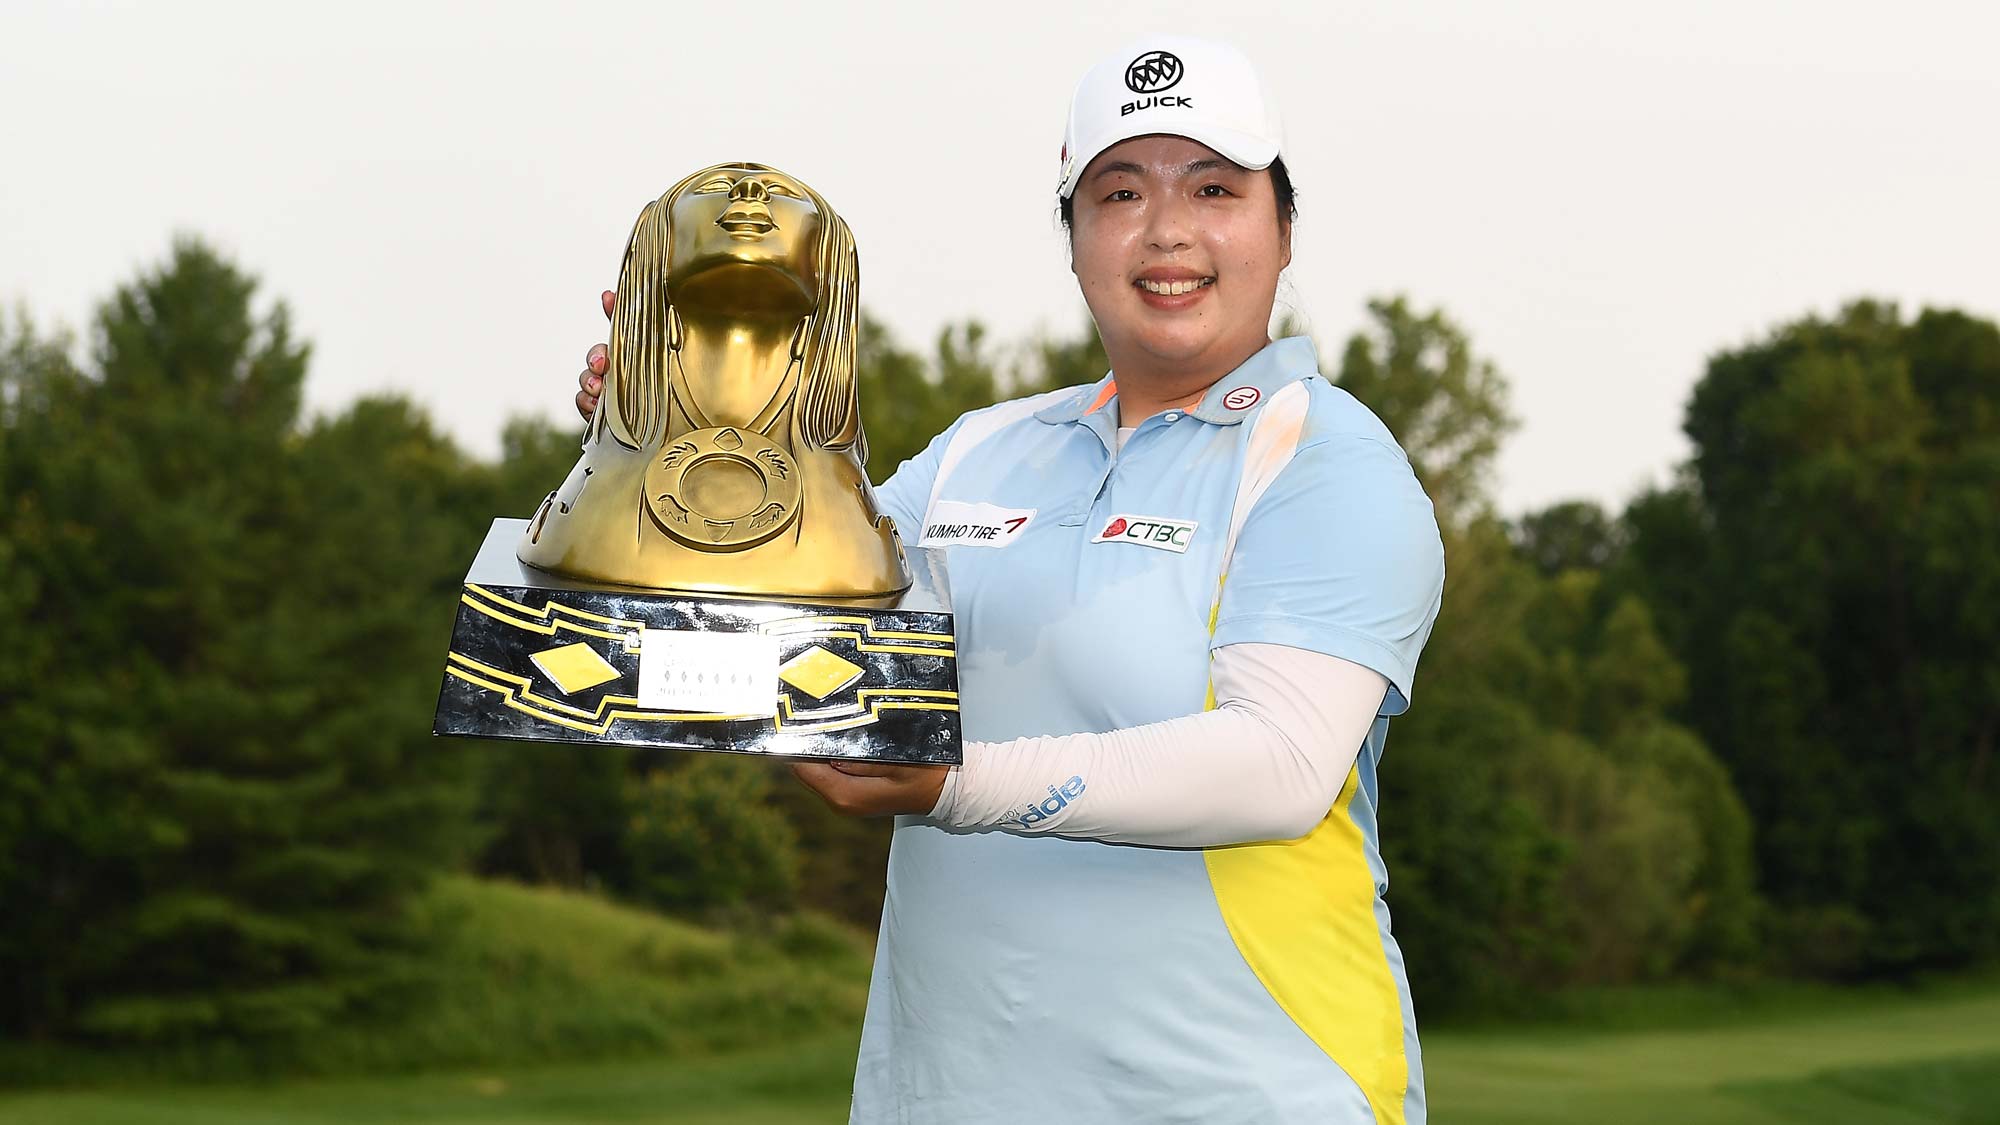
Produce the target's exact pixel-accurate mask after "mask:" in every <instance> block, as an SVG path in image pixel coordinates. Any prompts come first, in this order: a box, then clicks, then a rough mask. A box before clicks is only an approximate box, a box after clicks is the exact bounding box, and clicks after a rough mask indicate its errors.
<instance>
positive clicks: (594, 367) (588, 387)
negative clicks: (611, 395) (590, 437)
mask: <svg viewBox="0 0 2000 1125" xmlns="http://www.w3.org/2000/svg"><path fill="white" fill-rule="evenodd" d="M598 300H600V301H603V302H604V319H606V320H610V319H611V306H612V304H613V303H615V302H616V301H617V300H618V292H617V290H614V289H606V290H605V291H604V292H603V293H602V294H601V295H600V296H599V297H598ZM609 363H610V360H608V359H606V358H605V349H604V345H603V344H595V345H592V347H591V349H590V350H589V351H587V352H585V353H584V355H583V371H582V373H581V374H579V375H577V377H576V386H577V392H576V412H577V413H578V414H581V415H583V420H584V421H586V422H588V421H590V416H591V415H593V414H595V413H597V392H598V391H600V390H603V389H604V368H605V367H606V365H607V364H609Z"/></svg>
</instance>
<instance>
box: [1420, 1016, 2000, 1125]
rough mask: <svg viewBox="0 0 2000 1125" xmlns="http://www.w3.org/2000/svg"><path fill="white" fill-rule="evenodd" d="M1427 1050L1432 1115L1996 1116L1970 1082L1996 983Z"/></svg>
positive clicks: (1777, 1120)
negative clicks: (1708, 1022) (1699, 1023)
mask: <svg viewBox="0 0 2000 1125" xmlns="http://www.w3.org/2000/svg"><path fill="white" fill-rule="evenodd" d="M1424 1055H1425V1066H1426V1069H1427V1071H1428V1072H1429V1077H1430V1082H1429V1085H1430V1095H1431V1105H1432V1107H1433V1117H1435V1118H1436V1119H1437V1120H1438V1121H1440V1122H1468V1123H1474V1125H1526V1123H1529V1122H1534V1123H1537V1125H1548V1123H1551V1122H1569V1121H1577V1122H1586V1121H1603V1122H1618V1123H1623V1125H1653V1123H1660V1125H1665V1123H1668V1122H1673V1123H1676V1125H1679V1123H1685V1122H1703V1123H1714V1125H1782V1123H1797V1122H1810V1123H1812V1125H1849V1123H1854V1125H1915V1123H1919V1122H1922V1123H1928V1125H1941V1123H1956V1122H1977V1121H1993V1120H1996V1118H1994V1117H1993V1116H1991V1115H1992V1114H1993V1112H1994V1109H1993V1107H1994V1106H1995V1105H2000V1097H1979V1096H1978V1092H1979V1091H1986V1092H1988V1094H1992V1093H1995V1092H1996V1090H1997V1089H2000V989H1994V988H1993V987H1991V986H1990V985H1989V984H1984V983H1982V984H1981V986H1980V987H1978V988H1977V989H1976V990H1963V991H1960V990H1951V989H1935V990H1932V991H1927V992H1926V993H1924V994H1921V995H1914V996H1906V997H1886V998H1885V997H1882V996H1880V995H1877V996H1876V998H1875V999H1874V1001H1873V1002H1872V1003H1869V1004H1865V1005H1855V1004H1851V1003H1847V1002H1844V1001H1836V1002H1833V1003H1830V1004H1824V1005H1822V1004H1812V1005H1808V1006H1807V1009H1806V1010H1805V1011H1803V1012H1801V1013H1799V1014H1797V1015H1795V1016H1793V1017H1790V1018H1786V1017H1784V1016H1782V1015H1780V1014H1778V1013H1776V1012H1772V1011H1760V1012H1758V1013H1757V1014H1756V1015H1755V1016H1754V1017H1753V1018H1750V1019H1746V1020H1741V1021H1731V1022H1727V1023H1722V1024H1716V1025H1713V1026H1708V1027H1675V1028H1672V1029H1668V1030H1656V1031H1615V1032H1588V1033H1579V1032H1563V1031H1559V1030H1555V1029H1549V1028H1542V1029H1535V1030H1529V1031H1522V1032H1514V1033H1505V1032H1500V1031H1497V1030H1495V1031H1483V1032H1479V1033H1477V1034H1463V1035H1449V1034H1443V1035H1435V1036H1431V1037H1429V1038H1428V1040H1427V1042H1426V1045H1425V1052H1424ZM1978 1113H1984V1114H1987V1115H1988V1116H1983V1117H1982V1116H1978V1115H1977V1114H1978Z"/></svg>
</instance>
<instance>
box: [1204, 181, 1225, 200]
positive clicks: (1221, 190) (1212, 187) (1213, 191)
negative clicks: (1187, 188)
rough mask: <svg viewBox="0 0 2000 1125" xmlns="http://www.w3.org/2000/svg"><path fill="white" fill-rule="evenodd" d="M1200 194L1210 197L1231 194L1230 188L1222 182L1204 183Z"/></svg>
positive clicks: (1218, 197) (1214, 197)
mask: <svg viewBox="0 0 2000 1125" xmlns="http://www.w3.org/2000/svg"><path fill="white" fill-rule="evenodd" d="M1200 194H1202V195H1205V196H1207V197H1208V198H1210V199H1220V198H1222V197H1223V196H1225V195H1228V194H1229V189H1228V188H1226V187H1223V186H1222V185H1221V184H1204V185H1202V189H1201V192H1200Z"/></svg>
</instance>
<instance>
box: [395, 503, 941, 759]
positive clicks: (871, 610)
mask: <svg viewBox="0 0 2000 1125" xmlns="http://www.w3.org/2000/svg"><path fill="white" fill-rule="evenodd" d="M527 523H528V521H526V520H517V519H500V520H494V521H493V526H492V528H491V529H490V530H488V532H487V533H486V542H485V543H484V544H483V545H482V546H481V547H480V549H479V554H478V556H477V557H476V558H475V559H474V560H473V563H472V569H471V570H470V571H469V572H468V573H467V574H466V576H465V585H464V588H463V589H462V590H461V591H460V596H459V604H458V619H457V621H456V622H455V623H454V624H453V626H452V636H451V652H450V654H449V655H448V656H447V657H446V663H445V675H444V685H443V687H442V688H441V689H440V691H439V692H438V705H437V716H436V719H435V721H434V722H433V723H432V726H431V733H433V734H438V735H459V736H466V737H474V738H510V739H524V740H528V741H533V742H568V743H601V744H614V745H620V746H659V747H669V748H673V749H678V750H719V751H725V752H729V753H738V754H766V755H772V756H779V757H788V758H846V759H855V760H863V761H878V762H920V763H927V764H943V765H956V764H958V762H959V761H960V752H961V746H962V743H961V740H960V734H959V715H958V657H957V644H956V642H955V640H954V638H953V634H952V617H951V603H950V594H949V591H948V587H947V586H946V584H945V575H944V560H943V558H942V556H940V555H939V554H937V553H936V552H934V551H931V550H927V549H925V548H920V547H918V548H906V552H905V553H906V554H907V556H908V558H909V563H910V570H911V573H912V575H913V576H914V581H913V583H912V584H911V586H910V588H909V589H908V590H906V591H904V592H903V593H902V594H901V595H899V596H896V597H893V598H889V599H871V600H870V601H868V602H865V603H864V602H841V601H821V600H815V601H781V600H774V599H769V598H749V597H736V596H730V595H722V594H703V593H680V592H673V591H649V590H634V589H623V588H618V587H609V586H592V585H586V584H584V583H580V582H575V581H572V580H570V579H566V578H562V577H559V576H557V575H554V574H550V573H548V572H546V571H542V570H537V569H536V568H534V567H531V566H528V565H526V564H525V563H522V562H521V561H520V560H519V559H518V558H516V557H515V555H514V549H515V545H516V544H518V543H519V542H520V541H521V536H522V534H523V532H524V531H525V530H526V528H527ZM885 601H886V602H888V603H889V604H887V605H885V604H883V603H884V602H885Z"/></svg>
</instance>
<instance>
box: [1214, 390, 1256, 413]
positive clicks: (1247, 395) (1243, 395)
mask: <svg viewBox="0 0 2000 1125" xmlns="http://www.w3.org/2000/svg"><path fill="white" fill-rule="evenodd" d="M1258 397H1259V396H1258V394H1257V388H1255V387H1237V388H1236V389H1235V390H1232V391H1230V392H1229V393H1228V394H1226V395H1223V396H1222V405H1224V406H1226V407H1228V408H1229V409H1231V410H1248V409H1250V408H1251V407H1253V406H1255V405H1257V399H1258Z"/></svg>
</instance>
